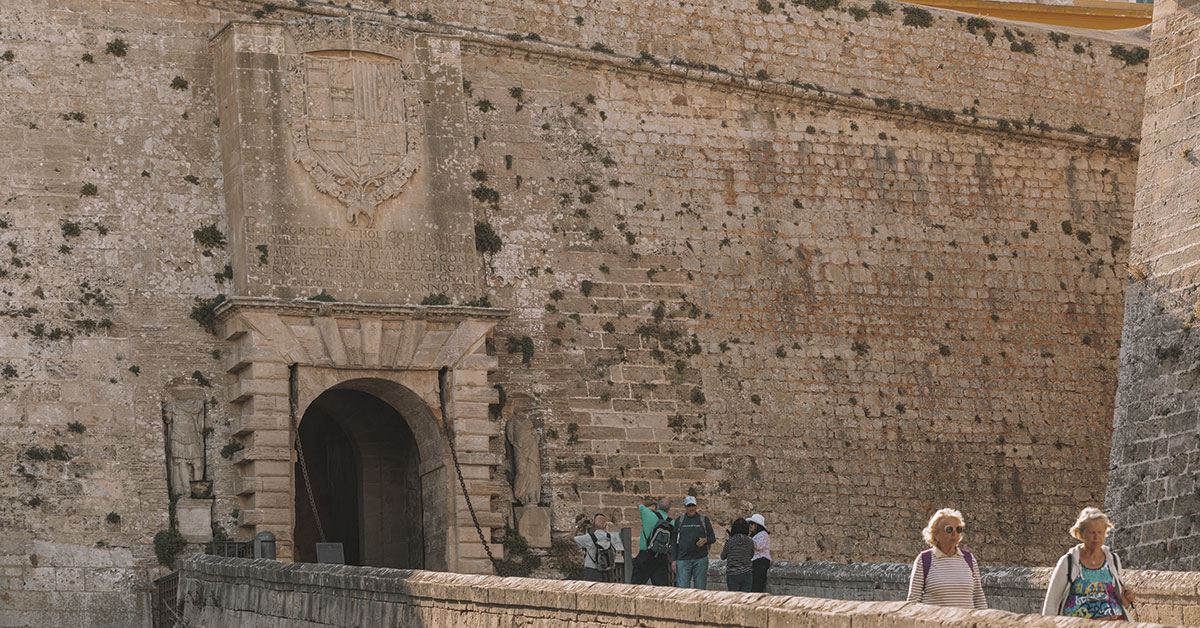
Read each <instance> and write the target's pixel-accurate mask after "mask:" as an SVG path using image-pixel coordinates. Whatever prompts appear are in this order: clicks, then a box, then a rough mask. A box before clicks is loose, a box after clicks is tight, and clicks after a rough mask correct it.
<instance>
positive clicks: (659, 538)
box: [646, 511, 671, 555]
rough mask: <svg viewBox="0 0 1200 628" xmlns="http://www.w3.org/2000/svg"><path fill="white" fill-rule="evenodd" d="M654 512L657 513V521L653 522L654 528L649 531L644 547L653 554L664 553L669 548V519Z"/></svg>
mask: <svg viewBox="0 0 1200 628" xmlns="http://www.w3.org/2000/svg"><path fill="white" fill-rule="evenodd" d="M654 514H655V515H658V523H656V524H654V529H653V530H651V531H650V537H649V539H647V541H646V549H648V550H650V551H651V552H654V553H655V554H660V555H661V554H666V553H667V552H668V551H669V550H670V549H671V520H670V519H667V518H666V517H664V516H662V513H659V512H657V511H655V513H654Z"/></svg>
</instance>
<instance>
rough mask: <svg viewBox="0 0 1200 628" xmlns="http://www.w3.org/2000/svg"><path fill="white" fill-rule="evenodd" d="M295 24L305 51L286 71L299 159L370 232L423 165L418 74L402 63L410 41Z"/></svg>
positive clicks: (392, 34) (358, 27) (381, 31)
mask: <svg viewBox="0 0 1200 628" xmlns="http://www.w3.org/2000/svg"><path fill="white" fill-rule="evenodd" d="M290 26H291V28H290V29H289V30H290V32H291V34H292V37H293V41H294V42H295V43H296V45H297V48H298V49H299V51H298V52H299V54H297V55H295V56H294V57H293V59H292V61H291V64H290V67H289V71H288V98H289V117H290V126H291V135H292V144H293V148H294V149H295V158H296V161H298V162H299V163H300V165H301V166H303V167H304V169H305V170H306V171H307V172H308V174H309V175H310V176H311V177H312V180H313V183H314V184H315V185H316V187H317V189H318V190H320V191H322V192H324V193H326V194H329V195H330V196H333V197H334V198H336V199H337V200H338V201H340V202H341V203H342V204H343V205H345V207H346V220H347V221H348V222H349V223H350V224H351V225H354V226H358V227H369V226H371V224H372V223H373V222H374V220H375V212H376V209H377V208H378V206H379V204H380V203H383V202H384V201H386V200H388V199H390V198H393V197H395V196H397V195H398V194H400V192H401V191H402V190H403V188H404V186H405V184H407V183H408V181H409V179H411V178H412V176H413V174H414V173H415V172H416V170H417V168H418V167H419V165H420V158H421V155H420V148H421V140H422V136H423V125H422V124H421V119H420V118H421V97H420V93H419V92H418V90H417V84H416V78H417V68H416V66H415V65H413V64H411V63H406V62H404V61H403V60H402V58H403V56H402V55H407V54H409V50H408V49H409V47H410V39H411V37H410V35H409V34H407V33H405V32H404V31H402V30H400V29H396V28H393V27H388V26H386V25H380V24H375V23H372V22H361V21H355V20H351V19H314V20H306V21H304V22H299V23H294V24H292V25H290Z"/></svg>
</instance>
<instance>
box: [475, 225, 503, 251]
mask: <svg viewBox="0 0 1200 628" xmlns="http://www.w3.org/2000/svg"><path fill="white" fill-rule="evenodd" d="M503 246H504V242H503V241H501V240H500V235H499V234H497V233H496V230H495V229H493V228H492V225H491V224H489V223H486V222H476V223H475V249H476V250H477V251H479V252H480V253H483V254H484V255H492V254H495V253H498V252H500V249H501V248H502V247H503Z"/></svg>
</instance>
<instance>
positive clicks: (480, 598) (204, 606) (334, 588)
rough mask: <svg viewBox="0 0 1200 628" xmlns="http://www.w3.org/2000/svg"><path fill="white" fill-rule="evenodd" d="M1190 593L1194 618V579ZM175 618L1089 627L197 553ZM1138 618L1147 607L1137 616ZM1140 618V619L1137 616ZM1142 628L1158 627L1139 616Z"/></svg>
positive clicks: (186, 570) (301, 622)
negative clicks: (283, 562) (233, 557)
mask: <svg viewBox="0 0 1200 628" xmlns="http://www.w3.org/2000/svg"><path fill="white" fill-rule="evenodd" d="M1191 584H1192V586H1191V589H1190V591H1187V592H1186V593H1184V595H1186V596H1188V601H1187V603H1188V604H1190V605H1191V606H1190V608H1191V612H1192V614H1191V615H1190V616H1189V617H1193V618H1194V617H1196V615H1195V612H1196V611H1197V610H1200V608H1198V607H1197V606H1196V597H1195V583H1194V582H1192V583H1191ZM180 603H181V604H182V606H183V618H184V619H185V620H186V621H188V622H190V623H193V624H197V625H234V626H252V625H253V626H262V625H288V626H299V627H308V626H359V625H372V626H392V625H404V626H448V625H460V626H468V627H474V626H494V625H508V624H509V623H525V622H535V623H537V625H545V626H560V625H562V626H566V625H581V624H587V625H591V626H608V625H613V626H631V625H636V626H654V627H659V626H662V627H667V626H795V625H803V626H846V625H853V626H945V625H950V624H955V625H962V624H964V623H970V624H972V625H976V626H1018V625H1019V626H1065V625H1070V626H1088V625H1092V623H1093V622H1090V621H1088V620H1081V619H1065V618H1049V617H1041V616H1029V615H1018V614H1015V613H1010V612H1007V611H1001V610H986V611H967V610H963V609H952V608H941V607H935V606H927V605H924V604H914V603H907V602H877V601H843V600H824V599H817V598H809V597H793V596H788V595H768V594H761V593H727V592H717V591H697V590H693V589H675V588H668V587H647V586H635V585H619V584H597V583H590V582H578V581H561V580H557V581H556V580H532V579H525V578H497V577H493V576H469V575H458V574H441V573H433V572H427V571H402V570H393V569H375V568H363V567H343V566H332V565H312V564H305V565H284V564H279V563H270V562H266V561H249V560H243V559H232V558H228V559H223V558H214V557H196V558H191V559H188V560H187V561H185V563H184V565H183V570H182V574H181V579H180ZM1143 612H1144V613H1145V612H1146V611H1143ZM1142 621H1146V620H1145V619H1142ZM1137 625H1141V626H1154V625H1161V624H1150V623H1141V624H1137Z"/></svg>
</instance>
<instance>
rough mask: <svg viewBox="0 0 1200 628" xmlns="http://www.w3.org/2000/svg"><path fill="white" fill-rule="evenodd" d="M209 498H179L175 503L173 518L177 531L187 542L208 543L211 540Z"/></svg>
mask: <svg viewBox="0 0 1200 628" xmlns="http://www.w3.org/2000/svg"><path fill="white" fill-rule="evenodd" d="M212 504H213V500H211V499H191V498H187V497H183V498H180V499H179V501H178V502H177V503H176V504H175V519H176V521H178V522H179V533H180V534H182V535H183V538H184V539H185V540H187V542H188V543H208V542H209V541H211V540H212Z"/></svg>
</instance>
